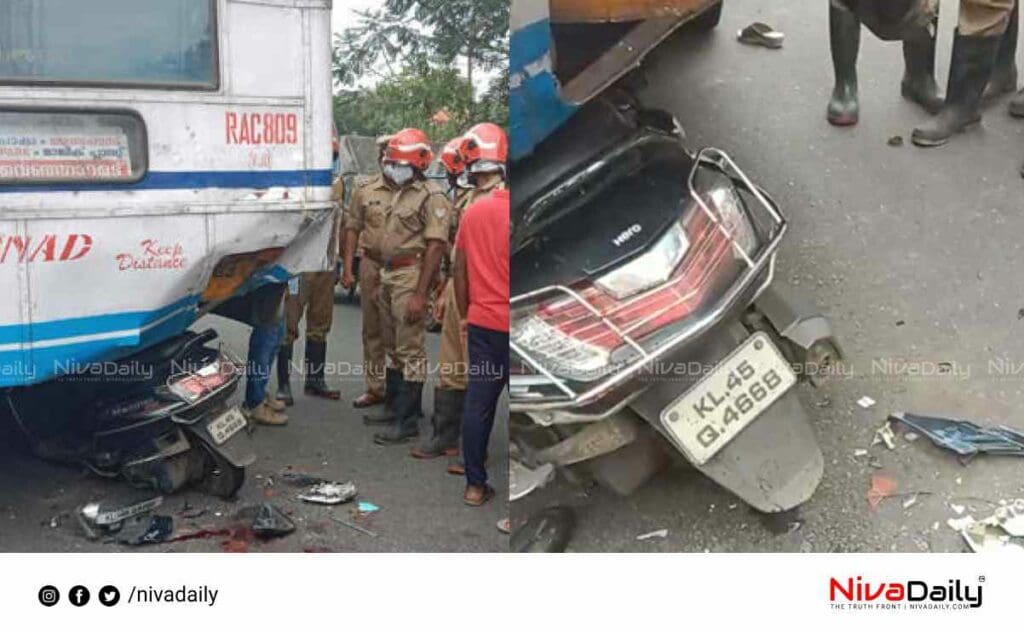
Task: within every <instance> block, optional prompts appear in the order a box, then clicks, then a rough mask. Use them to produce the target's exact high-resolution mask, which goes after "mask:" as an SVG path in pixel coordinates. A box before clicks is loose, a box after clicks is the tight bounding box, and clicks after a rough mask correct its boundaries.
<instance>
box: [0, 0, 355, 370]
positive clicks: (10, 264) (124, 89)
mask: <svg viewBox="0 0 1024 633" xmlns="http://www.w3.org/2000/svg"><path fill="white" fill-rule="evenodd" d="M330 13H331V1H330V0H0V293H2V297H3V300H2V301H0V388H3V387H12V386H24V385H31V384H35V383H38V382H42V381H45V380H47V379H50V378H52V377H55V376H57V375H60V374H61V373H62V371H64V370H63V369H62V368H66V367H73V366H75V365H76V364H79V363H90V362H97V361H102V360H111V359H116V358H120V357H123V356H126V355H128V354H131V353H133V352H136V351H138V350H139V349H141V348H145V347H148V346H150V345H152V344H155V343H157V342H159V341H161V340H164V339H166V338H168V337H171V336H174V335H176V334H179V333H180V332H182V331H184V330H185V329H186V328H188V327H189V326H190V325H191V324H192V323H193V322H194V321H195V320H196V319H197V318H198V317H199V316H201V315H202V314H204V313H205V312H207V311H210V310H211V309H213V308H214V307H215V306H216V305H218V304H219V303H220V302H223V301H224V300H226V299H228V298H231V297H232V296H238V295H239V294H240V293H245V292H247V291H249V290H251V289H252V288H253V287H255V286H258V285H260V284H262V283H266V282H267V281H270V280H275V281H284V280H286V279H288V278H289V277H291V276H294V275H295V274H297V273H299V272H302V271H311V270H324V269H329V268H331V267H333V265H334V257H333V254H332V253H331V252H330V251H331V249H332V248H333V244H334V241H333V239H332V229H333V225H334V216H335V210H334V208H333V205H332V203H331V200H330V185H331V176H332V173H331V162H332V157H331V142H330V139H331V133H332V131H331V130H332V126H331V116H332V115H331V112H332V101H331V75H330V64H331V51H330V40H331V37H330Z"/></svg>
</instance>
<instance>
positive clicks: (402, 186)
mask: <svg viewBox="0 0 1024 633" xmlns="http://www.w3.org/2000/svg"><path fill="white" fill-rule="evenodd" d="M433 159H434V154H433V151H432V150H431V148H430V139H429V138H427V135H426V134H425V133H424V132H422V131H421V130H417V129H414V128H407V129H404V130H401V131H399V132H397V133H395V134H394V135H393V136H392V137H391V138H390V139H389V140H388V143H387V146H386V147H385V149H384V157H383V160H382V162H381V168H382V175H383V186H384V187H386V188H387V190H388V192H389V193H390V194H391V197H390V200H389V201H388V204H386V205H385V204H353V205H352V207H351V209H350V212H349V216H348V221H347V224H346V239H345V247H346V248H345V252H346V263H347V260H348V258H349V253H352V252H354V251H355V248H356V246H357V244H358V241H359V234H360V232H362V231H364V230H366V231H372V232H373V233H374V236H373V239H372V241H371V242H370V243H369V247H368V248H366V249H365V250H364V256H366V257H368V258H370V259H371V260H373V261H375V262H377V263H378V264H379V266H380V291H379V293H378V300H379V302H380V308H381V314H382V317H383V318H384V327H385V328H387V329H389V330H390V331H391V332H393V336H392V340H393V341H394V350H395V351H394V358H395V364H396V370H397V371H401V376H400V377H398V376H397V372H396V395H395V398H394V400H393V402H392V403H391V405H390V406H391V410H390V411H389V413H390V415H386V416H380V417H376V418H371V417H369V416H368V417H367V418H365V420H366V421H367V422H368V423H373V422H375V421H376V422H381V423H386V424H387V428H385V429H384V430H383V431H381V432H380V433H377V434H376V435H374V442H376V443H378V444H398V443H404V442H408V441H409V440H411V439H412V438H414V437H416V436H417V435H419V419H420V417H421V416H422V396H423V383H424V381H425V380H426V376H427V354H426V347H425V328H426V319H425V318H424V316H425V312H426V308H427V295H428V293H429V292H430V289H431V287H432V286H433V284H434V280H435V277H436V276H437V271H438V269H439V268H440V264H441V258H442V257H443V255H444V253H445V250H446V247H447V244H448V239H449V236H448V233H449V222H450V216H451V205H450V204H449V202H448V199H447V198H446V197H445V196H444V194H443V193H442V192H440V191H439V190H438V189H437V188H435V187H434V186H432V185H429V184H428V183H427V181H426V179H425V177H424V172H425V171H426V170H427V168H428V167H429V166H430V164H431V162H432V161H433Z"/></svg>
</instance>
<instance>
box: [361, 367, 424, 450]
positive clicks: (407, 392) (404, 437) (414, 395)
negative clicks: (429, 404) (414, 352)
mask: <svg viewBox="0 0 1024 633" xmlns="http://www.w3.org/2000/svg"><path fill="white" fill-rule="evenodd" d="M422 404H423V383H422V382H407V381H405V380H403V381H402V389H401V391H399V393H398V398H397V399H396V400H395V421H394V422H393V423H392V424H391V425H390V426H389V427H388V428H387V429H386V430H384V431H382V432H380V433H377V434H375V435H374V436H373V441H374V443H375V444H384V445H387V444H405V443H406V442H408V441H409V440H411V439H412V438H414V437H417V436H418V435H419V434H420V417H422V416H421V415H420V411H422V410H423V406H422Z"/></svg>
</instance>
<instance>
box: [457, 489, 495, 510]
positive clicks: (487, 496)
mask: <svg viewBox="0 0 1024 633" xmlns="http://www.w3.org/2000/svg"><path fill="white" fill-rule="evenodd" d="M493 498H494V488H491V487H490V486H488V485H487V484H484V485H482V486H476V485H473V484H470V485H468V486H466V492H465V494H463V495H462V501H463V503H465V504H466V505H467V506H473V507H474V508H477V507H480V506H482V505H483V504H485V503H487V502H488V501H490V500H491V499H493Z"/></svg>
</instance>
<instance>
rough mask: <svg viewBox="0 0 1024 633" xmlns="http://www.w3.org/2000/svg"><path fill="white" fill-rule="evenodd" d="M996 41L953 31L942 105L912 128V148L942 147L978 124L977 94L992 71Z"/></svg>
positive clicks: (978, 101) (996, 48)
mask: <svg viewBox="0 0 1024 633" xmlns="http://www.w3.org/2000/svg"><path fill="white" fill-rule="evenodd" d="M1000 39H1001V38H999V37H977V36H965V35H960V32H959V31H957V33H956V35H955V36H954V38H953V56H952V60H951V61H950V65H949V82H948V85H947V88H946V103H945V105H944V106H943V107H942V112H940V113H939V115H938V116H937V117H935V119H934V120H932V121H930V122H928V123H927V124H925V125H922V126H921V127H918V128H914V132H913V134H911V136H910V140H912V141H913V142H914V144H915V145H920V146H923V147H934V146H936V145H943V144H945V143H946V142H947V141H948V140H949V139H950V137H951V136H953V135H954V134H958V133H960V132H963V131H964V130H965V129H967V128H968V127H969V126H971V125H973V124H975V123H978V122H979V121H981V110H980V109H979V106H980V105H981V94H982V92H984V90H985V85H986V84H987V83H988V78H989V75H990V74H991V72H992V62H993V61H994V60H995V57H996V52H997V50H998V49H999V41H1000Z"/></svg>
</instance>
